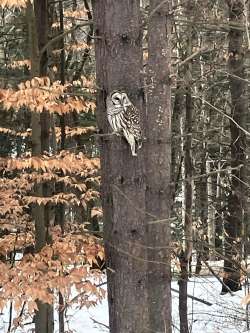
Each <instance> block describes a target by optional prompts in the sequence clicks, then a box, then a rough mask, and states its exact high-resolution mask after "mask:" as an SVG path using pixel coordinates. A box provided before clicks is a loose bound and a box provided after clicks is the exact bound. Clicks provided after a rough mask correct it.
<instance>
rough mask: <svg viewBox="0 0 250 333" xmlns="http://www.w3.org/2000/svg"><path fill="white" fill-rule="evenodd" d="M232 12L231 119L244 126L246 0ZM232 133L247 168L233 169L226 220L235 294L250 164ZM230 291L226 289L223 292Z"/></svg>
mask: <svg viewBox="0 0 250 333" xmlns="http://www.w3.org/2000/svg"><path fill="white" fill-rule="evenodd" d="M227 3H228V9H229V24H230V23H231V25H230V27H231V28H230V32H229V46H228V52H229V60H228V70H229V73H230V74H229V84H230V93H231V117H232V118H233V120H234V121H235V122H236V123H237V124H239V125H240V126H242V127H244V125H245V121H244V120H245V117H246V113H247V100H246V92H247V84H246V83H245V82H244V81H243V80H242V79H241V78H244V77H245V73H244V51H243V31H240V30H237V29H234V28H233V27H232V26H233V24H235V22H238V23H240V24H244V23H243V22H244V14H243V12H244V4H243V0H237V1H231V0H228V1H227ZM230 133H231V166H232V167H233V168H237V167H239V165H243V167H242V168H240V169H237V170H232V179H231V190H230V192H229V194H228V201H227V209H228V214H227V215H226V219H225V225H224V227H225V255H226V257H227V259H226V260H225V261H224V272H225V273H224V274H225V276H224V279H223V282H224V283H225V285H226V286H227V287H229V288H230V289H231V290H232V291H237V290H239V289H241V286H240V269H239V265H238V264H236V261H237V262H240V260H241V255H242V249H241V240H242V238H241V237H242V227H243V221H244V212H245V211H246V209H245V192H246V188H245V185H244V180H245V162H246V152H245V150H246V138H245V134H244V133H243V132H242V131H241V130H240V129H239V128H238V126H236V124H235V123H234V122H232V121H230ZM226 292H227V290H225V288H222V293H226Z"/></svg>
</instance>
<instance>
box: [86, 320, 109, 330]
mask: <svg viewBox="0 0 250 333" xmlns="http://www.w3.org/2000/svg"><path fill="white" fill-rule="evenodd" d="M90 319H91V320H92V321H93V322H94V323H95V324H98V325H100V326H103V327H105V328H107V329H108V330H109V326H108V325H106V324H103V323H101V322H100V321H98V320H96V319H94V318H92V317H90Z"/></svg>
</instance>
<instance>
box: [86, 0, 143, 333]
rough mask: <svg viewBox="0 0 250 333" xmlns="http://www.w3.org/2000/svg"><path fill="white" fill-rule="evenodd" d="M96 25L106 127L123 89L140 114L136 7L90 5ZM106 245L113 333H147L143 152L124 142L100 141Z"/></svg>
mask: <svg viewBox="0 0 250 333" xmlns="http://www.w3.org/2000/svg"><path fill="white" fill-rule="evenodd" d="M92 5H93V14H94V21H95V35H96V36H98V39H96V40H95V42H96V44H95V50H96V51H95V52H96V73H97V85H98V87H99V88H100V89H99V90H98V94H97V121H98V127H99V131H100V133H107V132H109V131H111V129H109V127H108V123H107V116H106V106H105V100H106V96H107V94H108V93H109V92H111V91H112V90H114V89H117V88H123V89H124V90H125V91H126V92H127V94H128V96H129V98H130V99H131V100H132V102H133V103H134V104H135V105H136V106H137V107H138V109H139V110H140V111H141V112H142V113H143V112H145V109H144V108H143V94H142V85H143V84H142V80H141V70H142V47H141V37H142V33H141V22H140V7H139V5H140V1H138V0H130V1H123V0H107V1H98V0H97V1H95V0H93V1H92ZM100 152H101V168H102V198H103V209H104V242H105V253H106V261H107V279H108V301H109V320H110V332H111V333H124V332H126V333H134V332H136V333H145V332H147V307H146V306H145V304H147V301H146V299H147V295H146V283H147V278H146V266H147V261H146V249H145V244H146V241H145V240H146V225H145V186H146V185H145V170H144V161H143V151H142V150H140V151H139V152H138V156H137V157H136V158H135V157H132V155H131V152H130V148H129V146H128V144H127V143H126V141H125V140H124V139H123V138H120V137H114V136H111V137H110V136H109V137H108V136H107V137H102V138H101V139H100Z"/></svg>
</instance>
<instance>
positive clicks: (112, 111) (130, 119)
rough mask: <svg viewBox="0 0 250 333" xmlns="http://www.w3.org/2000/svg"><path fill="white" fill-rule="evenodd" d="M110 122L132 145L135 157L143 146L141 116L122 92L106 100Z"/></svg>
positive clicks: (115, 92)
mask: <svg viewBox="0 0 250 333" xmlns="http://www.w3.org/2000/svg"><path fill="white" fill-rule="evenodd" d="M106 104H107V115H108V121H109V124H110V126H111V128H112V129H113V131H114V132H115V133H116V135H121V136H123V137H124V138H125V139H126V140H127V142H128V144H129V145H130V148H131V152H132V155H133V156H137V153H136V150H137V149H140V148H141V146H142V136H141V126H140V115H139V111H138V109H137V108H136V107H135V106H134V105H133V104H132V103H131V101H130V100H129V98H128V95H127V94H126V93H125V92H124V91H121V90H114V91H112V92H111V93H110V94H109V95H108V97H107V100H106Z"/></svg>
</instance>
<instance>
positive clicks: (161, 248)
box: [145, 0, 172, 332]
mask: <svg viewBox="0 0 250 333" xmlns="http://www.w3.org/2000/svg"><path fill="white" fill-rule="evenodd" d="M169 10H170V8H169V4H167V3H166V4H162V1H161V0H151V1H150V10H149V12H150V13H151V14H150V17H149V26H148V73H147V74H148V75H147V86H148V87H149V88H148V91H147V115H146V138H147V142H146V156H145V162H146V177H147V188H146V219H147V221H148V244H147V245H148V294H149V296H148V308H149V327H148V332H171V326H172V325H171V276H170V275H171V274H170V252H171V251H170V235H171V234H170V221H169V217H170V212H171V201H172V194H171V187H170V186H171V90H170V79H169V75H170V49H171V48H170V31H171V29H170V17H169Z"/></svg>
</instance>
